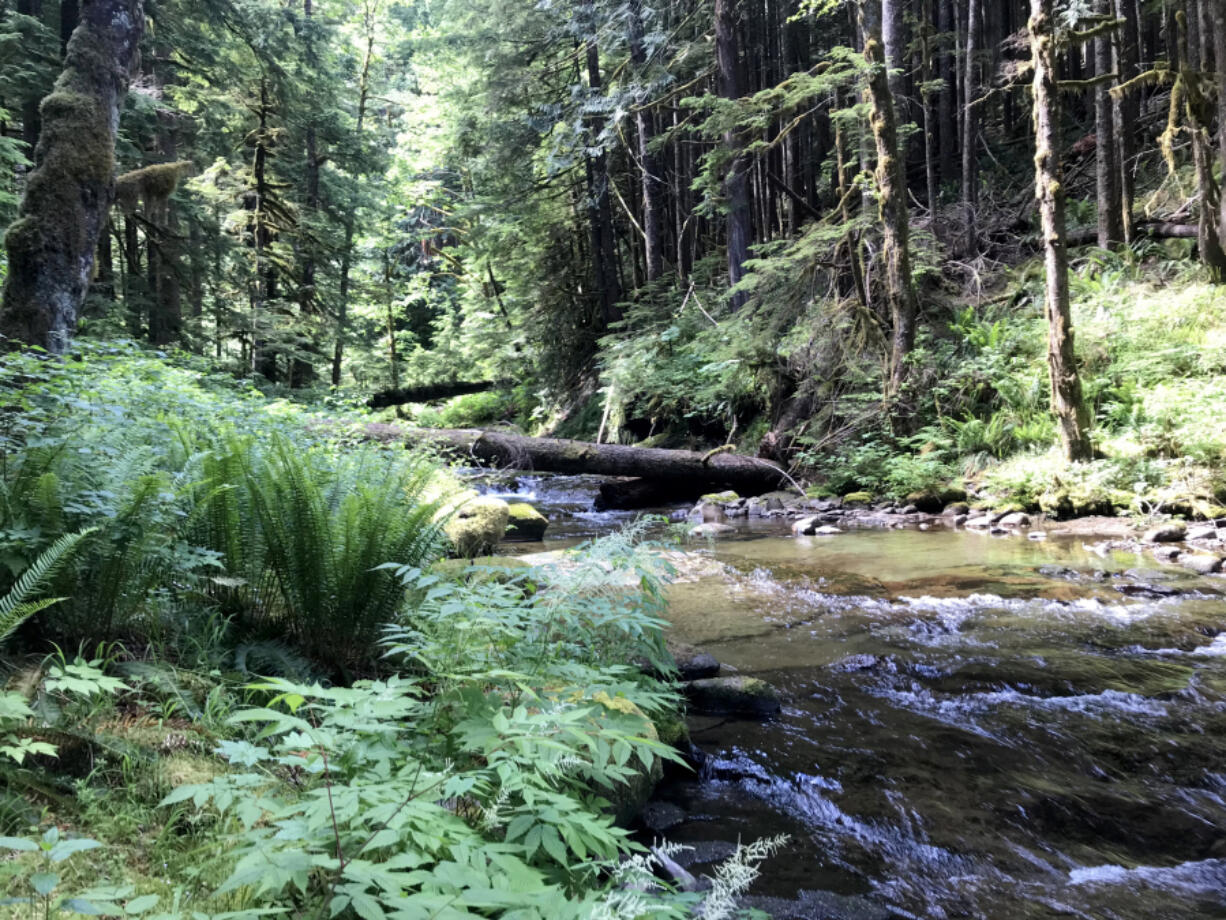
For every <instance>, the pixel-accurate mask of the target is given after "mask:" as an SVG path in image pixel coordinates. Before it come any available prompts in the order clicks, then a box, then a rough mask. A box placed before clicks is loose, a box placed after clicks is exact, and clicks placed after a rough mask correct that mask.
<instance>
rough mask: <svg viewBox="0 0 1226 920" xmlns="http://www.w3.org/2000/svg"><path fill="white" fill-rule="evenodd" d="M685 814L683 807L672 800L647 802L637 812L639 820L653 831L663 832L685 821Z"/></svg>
mask: <svg viewBox="0 0 1226 920" xmlns="http://www.w3.org/2000/svg"><path fill="white" fill-rule="evenodd" d="M686 817H687V815H686V813H685V811H684V809H682V808H680V807H678V806H676V805H674V804H673V803H672V802H648V803H647V804H646V805H644V806H643V810H642V811H641V812H639V820H640V821H642V822H643V825H644V826H645V827H646V828H647V829H648V830H650V831H653V832H654V833H657V834H659V833H663V832H664V831H666V830H668V829H669V828H672V827H676V826H677V825H678V824H681V823H682V822H684V821H685V819H686Z"/></svg>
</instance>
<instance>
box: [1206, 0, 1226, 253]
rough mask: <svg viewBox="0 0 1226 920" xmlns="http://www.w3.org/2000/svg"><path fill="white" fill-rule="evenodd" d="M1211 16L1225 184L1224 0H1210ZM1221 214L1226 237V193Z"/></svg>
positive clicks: (1219, 135)
mask: <svg viewBox="0 0 1226 920" xmlns="http://www.w3.org/2000/svg"><path fill="white" fill-rule="evenodd" d="M1210 2H1211V3H1212V8H1211V12H1212V16H1213V56H1214V58H1215V62H1214V66H1215V67H1216V68H1217V120H1218V160H1219V161H1220V162H1221V164H1222V182H1223V184H1226V0H1210ZM1219 206H1220V209H1221V215H1220V216H1219V219H1218V227H1219V229H1220V233H1221V235H1222V236H1223V237H1226V194H1223V195H1222V196H1221V200H1220V201H1219Z"/></svg>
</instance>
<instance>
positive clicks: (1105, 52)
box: [1094, 0, 1124, 249]
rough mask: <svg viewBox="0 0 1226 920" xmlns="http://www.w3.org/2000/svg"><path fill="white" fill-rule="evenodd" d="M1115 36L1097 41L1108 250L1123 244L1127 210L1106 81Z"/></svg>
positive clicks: (1098, 168)
mask: <svg viewBox="0 0 1226 920" xmlns="http://www.w3.org/2000/svg"><path fill="white" fill-rule="evenodd" d="M1114 10H1115V2H1114V0H1104V3H1103V4H1102V13H1103V14H1104V15H1105V16H1108V17H1110V16H1113V15H1114ZM1113 42H1114V33H1108V34H1105V35H1100V36H1099V37H1098V38H1096V39H1094V75H1095V76H1096V77H1097V78H1098V82H1097V83H1095V84H1094V132H1095V137H1097V138H1098V143H1097V144H1095V145H1094V170H1095V184H1096V186H1097V192H1098V245H1099V248H1101V249H1109V248H1111V247H1112V246H1114V245H1116V244H1117V243H1122V242H1123V241H1124V227H1123V215H1124V208H1123V205H1122V204H1121V201H1120V168H1119V163H1118V161H1117V154H1118V148H1117V146H1116V144H1115V136H1116V132H1115V103H1114V102H1113V101H1112V99H1111V83H1108V82H1106V81H1105V80H1104V78H1105V77H1106V76H1107V75H1108V74H1111V73H1114V72H1115V69H1116V68H1115V60H1114V57H1115V55H1114V53H1113V50H1114V49H1113V48H1112V44H1113Z"/></svg>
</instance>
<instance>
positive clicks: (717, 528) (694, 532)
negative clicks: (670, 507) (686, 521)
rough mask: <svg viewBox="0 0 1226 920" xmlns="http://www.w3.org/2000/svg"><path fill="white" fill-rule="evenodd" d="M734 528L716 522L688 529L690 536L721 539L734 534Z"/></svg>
mask: <svg viewBox="0 0 1226 920" xmlns="http://www.w3.org/2000/svg"><path fill="white" fill-rule="evenodd" d="M735 532H736V528H735V527H733V526H732V525H731V524H720V523H718V522H716V521H708V522H707V523H705V524H699V525H698V526H696V527H691V528H690V536H691V537H698V538H702V539H706V538H708V537H722V536H726V535H727V534H730V533H735Z"/></svg>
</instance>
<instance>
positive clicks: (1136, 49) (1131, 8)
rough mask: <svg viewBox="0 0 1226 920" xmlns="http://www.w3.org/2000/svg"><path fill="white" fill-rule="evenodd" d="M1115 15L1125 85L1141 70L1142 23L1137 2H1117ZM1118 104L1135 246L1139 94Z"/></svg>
mask: <svg viewBox="0 0 1226 920" xmlns="http://www.w3.org/2000/svg"><path fill="white" fill-rule="evenodd" d="M1115 4H1116V6H1115V16H1116V18H1117V19H1120V20H1123V22H1124V25H1123V27H1122V28H1121V30H1120V32H1119V34H1118V36H1117V42H1116V47H1117V54H1116V59H1117V61H1118V64H1119V72H1120V76H1119V80H1120V82H1121V83H1125V82H1127V81H1128V80H1131V79H1132V78H1133V77H1135V76H1136V75H1137V73H1138V72H1139V69H1140V22H1139V16H1138V13H1137V0H1115ZM1113 102H1114V104H1115V111H1114V119H1115V121H1114V127H1115V150H1116V154H1115V155H1116V160H1117V165H1118V166H1119V174H1120V227H1121V229H1122V231H1123V234H1124V242H1126V243H1131V242H1132V238H1133V231H1134V229H1135V223H1134V220H1133V213H1132V211H1133V201H1134V199H1135V198H1136V180H1135V178H1134V172H1133V163H1132V159H1133V153H1134V151H1135V149H1136V127H1135V126H1136V123H1137V118H1138V117H1139V115H1140V112H1141V107H1140V105H1139V104H1138V100H1137V96H1136V94H1135V93H1127V94H1125V95H1123V96H1122V97H1121V98H1120V99H1113Z"/></svg>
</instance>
